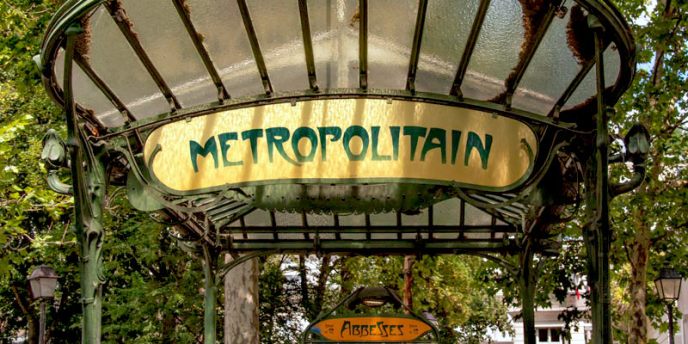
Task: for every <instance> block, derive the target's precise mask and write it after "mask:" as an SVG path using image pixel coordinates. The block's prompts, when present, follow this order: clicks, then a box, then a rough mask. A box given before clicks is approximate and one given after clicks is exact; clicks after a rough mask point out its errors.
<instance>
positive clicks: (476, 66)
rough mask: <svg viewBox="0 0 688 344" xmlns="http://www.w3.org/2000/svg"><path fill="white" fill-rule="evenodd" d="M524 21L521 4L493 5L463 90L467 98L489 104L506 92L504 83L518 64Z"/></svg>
mask: <svg viewBox="0 0 688 344" xmlns="http://www.w3.org/2000/svg"><path fill="white" fill-rule="evenodd" d="M522 17H523V10H522V9H521V5H520V4H519V1H517V0H500V1H492V3H491V5H490V8H489V9H488V11H487V17H486V18H485V22H484V23H483V28H482V30H480V36H479V37H478V41H477V42H476V46H475V50H474V51H473V55H472V57H471V62H470V63H469V64H468V71H467V72H466V77H465V79H464V82H463V84H462V87H461V91H462V92H463V95H464V96H466V97H467V98H473V99H479V100H488V99H491V98H493V97H495V96H497V95H499V94H500V93H502V92H503V91H504V90H505V87H504V81H505V80H506V78H507V76H509V74H510V73H511V71H512V70H513V68H514V67H516V65H517V64H518V54H519V51H520V50H521V42H522V41H523V19H522ZM471 22H472V21H471Z"/></svg>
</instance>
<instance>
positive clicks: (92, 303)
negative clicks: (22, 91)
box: [64, 26, 106, 344]
mask: <svg viewBox="0 0 688 344" xmlns="http://www.w3.org/2000/svg"><path fill="white" fill-rule="evenodd" d="M81 32H83V30H82V29H81V28H80V27H79V26H73V27H71V28H69V29H68V30H67V32H66V34H67V45H66V48H65V67H64V100H65V110H66V116H67V132H68V138H67V147H68V150H69V155H70V163H71V172H72V184H73V190H74V217H75V221H74V223H75V229H76V234H77V238H78V239H79V244H80V245H81V257H80V258H81V266H80V273H81V303H82V307H83V318H82V332H81V341H82V343H85V344H94V343H96V344H97V343H100V335H101V312H102V286H103V282H104V277H103V257H102V245H103V235H104V230H103V222H102V221H103V202H104V200H105V191H106V190H105V188H106V183H105V163H104V161H103V149H102V148H99V147H94V146H91V145H90V144H89V143H87V142H86V140H85V138H84V134H83V132H82V131H81V130H80V128H79V123H78V121H77V119H76V109H75V104H74V94H73V90H72V78H71V76H72V58H73V56H74V46H75V41H76V37H77V36H78V35H79V34H80V33H81Z"/></svg>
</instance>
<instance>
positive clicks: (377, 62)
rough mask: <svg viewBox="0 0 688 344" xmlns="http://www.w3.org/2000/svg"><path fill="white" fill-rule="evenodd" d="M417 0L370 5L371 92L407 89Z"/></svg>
mask: <svg viewBox="0 0 688 344" xmlns="http://www.w3.org/2000/svg"><path fill="white" fill-rule="evenodd" d="M417 11H418V1H417V0H373V1H369V2H368V80H369V85H370V87H371V88H391V89H404V88H406V78H407V74H408V68H409V60H410V56H411V45H412V44H413V32H414V30H415V27H416V16H417Z"/></svg>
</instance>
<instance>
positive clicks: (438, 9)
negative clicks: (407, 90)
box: [416, 0, 480, 94]
mask: <svg viewBox="0 0 688 344" xmlns="http://www.w3.org/2000/svg"><path fill="white" fill-rule="evenodd" d="M479 4H480V0H467V1H464V2H463V3H462V4H461V6H456V3H455V1H452V0H439V1H430V2H428V11H427V15H426V17H425V18H426V19H425V29H424V31H423V41H422V44H421V49H420V61H419V62H418V76H417V78H416V89H417V90H419V91H424V92H434V93H440V94H449V90H450V89H451V86H452V83H453V82H454V77H455V76H456V70H457V69H458V66H459V62H460V61H461V56H462V55H463V52H464V49H465V48H466V42H467V41H468V35H469V34H470V32H471V27H472V23H473V20H474V19H475V14H476V12H477V11H478V5H479Z"/></svg>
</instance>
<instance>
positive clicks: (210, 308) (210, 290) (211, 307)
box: [203, 245, 217, 344]
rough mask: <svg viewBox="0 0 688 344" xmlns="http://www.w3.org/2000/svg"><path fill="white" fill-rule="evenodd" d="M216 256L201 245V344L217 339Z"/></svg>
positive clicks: (213, 342) (207, 343)
mask: <svg viewBox="0 0 688 344" xmlns="http://www.w3.org/2000/svg"><path fill="white" fill-rule="evenodd" d="M215 262H216V255H215V254H213V253H212V252H210V249H209V248H208V246H207V245H203V274H204V276H205V283H204V284H205V285H204V287H205V295H204V298H203V310H204V312H203V343H204V344H215V338H216V337H217V313H216V311H215V307H216V305H217V284H216V281H215V271H214V270H215V269H214V268H215Z"/></svg>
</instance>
